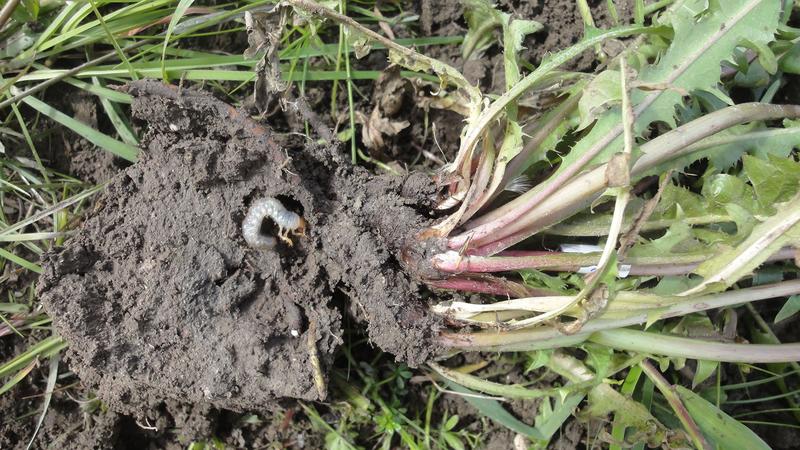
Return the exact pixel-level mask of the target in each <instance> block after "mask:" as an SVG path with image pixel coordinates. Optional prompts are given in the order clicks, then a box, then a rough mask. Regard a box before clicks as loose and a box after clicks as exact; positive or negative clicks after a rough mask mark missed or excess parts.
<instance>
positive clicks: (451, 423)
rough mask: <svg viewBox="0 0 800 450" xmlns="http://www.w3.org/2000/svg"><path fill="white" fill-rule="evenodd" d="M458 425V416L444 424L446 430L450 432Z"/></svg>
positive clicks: (451, 417) (452, 417)
mask: <svg viewBox="0 0 800 450" xmlns="http://www.w3.org/2000/svg"><path fill="white" fill-rule="evenodd" d="M456 425H458V415H455V416H450V418H449V419H447V422H445V423H444V429H445V430H447V431H450V430H452V429H453V428H455V427H456Z"/></svg>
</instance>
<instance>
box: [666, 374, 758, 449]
mask: <svg viewBox="0 0 800 450" xmlns="http://www.w3.org/2000/svg"><path fill="white" fill-rule="evenodd" d="M675 391H676V392H677V393H678V395H679V396H680V397H681V400H682V401H683V404H684V406H686V409H687V410H688V411H689V414H691V415H692V418H693V419H694V420H695V422H696V423H697V426H699V427H700V430H701V431H702V432H703V434H704V435H705V436H706V438H708V439H709V440H711V441H713V444H716V445H717V448H746V449H749V450H758V449H764V450H769V448H770V447H769V445H767V444H766V442H764V441H763V440H762V439H761V438H760V437H758V435H757V434H755V433H754V432H753V430H751V429H749V428H747V427H746V426H745V425H742V424H741V423H740V422H739V421H737V420H736V419H734V418H732V417H731V416H729V415H727V414H725V413H724V412H722V411H721V410H720V409H719V408H717V407H716V406H714V405H712V404H711V403H709V402H708V401H706V400H705V399H704V398H703V397H700V396H699V395H697V394H695V393H694V392H692V391H690V390H689V389H686V388H685V387H683V386H680V385H676V386H675Z"/></svg>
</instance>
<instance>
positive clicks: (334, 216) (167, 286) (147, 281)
mask: <svg viewBox="0 0 800 450" xmlns="http://www.w3.org/2000/svg"><path fill="white" fill-rule="evenodd" d="M127 90H128V92H129V93H131V94H132V95H133V96H134V98H135V100H134V103H133V106H132V108H133V113H134V116H135V117H136V118H137V119H138V120H141V121H145V122H147V124H148V125H149V127H148V131H147V133H146V135H145V136H144V138H143V141H142V142H143V143H142V152H141V155H140V161H139V162H138V163H137V164H135V165H134V166H131V167H129V168H128V169H126V170H125V171H124V172H122V173H120V174H119V175H118V176H116V177H115V178H114V180H113V181H112V183H111V184H110V185H109V187H108V189H107V190H106V192H105V193H104V195H103V196H102V198H100V199H99V202H98V205H99V206H98V208H97V210H96V211H95V213H94V214H93V215H92V216H91V217H90V218H89V219H88V220H87V221H86V223H85V224H84V227H83V228H82V230H81V231H80V233H79V234H78V235H77V236H75V237H73V238H72V239H70V240H69V241H68V242H67V244H66V246H65V247H63V248H59V249H55V250H53V251H50V252H48V253H46V254H45V255H44V256H43V265H44V268H45V270H44V273H43V275H42V277H41V280H40V283H39V291H40V292H39V294H40V298H41V299H42V303H43V304H44V306H45V308H46V309H47V311H48V313H49V314H50V316H51V317H53V321H54V325H55V327H56V328H57V330H58V332H59V333H60V334H61V335H62V336H64V337H65V338H66V339H67V340H68V341H69V343H70V350H69V352H68V358H69V360H70V363H71V367H72V368H73V369H74V370H76V372H77V373H78V374H79V375H80V377H81V379H82V380H83V381H84V382H85V383H88V384H89V385H90V386H94V387H95V388H96V389H97V391H98V394H99V395H100V396H101V398H102V399H103V400H104V401H105V402H106V403H107V404H108V405H109V406H110V407H111V408H112V409H115V410H118V411H135V410H136V409H137V408H139V407H142V406H144V405H152V404H154V403H155V402H160V401H162V400H164V399H166V398H172V399H177V400H180V401H188V402H198V403H210V404H213V405H215V406H218V407H222V408H228V409H235V410H242V409H259V408H262V407H264V405H265V404H269V402H272V401H273V400H275V399H278V398H284V397H292V398H300V399H308V400H317V399H321V398H324V389H321V387H320V386H319V385H318V383H317V384H315V370H316V369H315V366H317V364H316V363H315V364H312V357H311V355H312V354H313V353H317V354H318V356H319V364H318V367H319V369H320V370H321V372H322V374H323V375H324V373H325V370H326V368H327V367H329V365H330V364H331V361H332V359H333V354H334V351H335V349H336V347H337V346H338V345H340V344H341V343H342V341H341V337H340V336H341V334H342V333H341V320H342V314H343V311H344V310H345V309H344V308H339V307H337V306H336V305H334V303H335V302H333V299H334V297H336V298H341V295H342V294H344V295H345V296H346V297H347V301H349V302H350V304H351V307H350V309H351V310H356V311H360V312H361V313H360V314H359V315H360V316H361V317H363V318H365V319H367V321H368V325H367V328H368V332H369V336H370V338H371V340H372V341H373V342H374V343H375V344H376V345H378V346H379V347H381V348H382V349H383V350H385V351H388V352H391V353H394V354H395V355H396V356H397V357H398V359H401V360H404V361H405V362H407V363H409V364H411V365H417V364H420V363H422V362H423V361H424V360H425V359H426V358H427V357H428V356H429V354H430V353H431V352H434V351H436V350H437V349H436V348H434V347H432V346H431V345H430V341H431V337H432V336H434V335H435V334H436V332H437V327H438V325H437V322H436V321H435V320H434V319H433V318H432V317H431V316H429V315H428V314H427V309H426V307H425V305H423V304H422V303H420V302H419V301H417V300H415V299H417V298H418V295H417V294H418V293H417V290H418V287H417V284H416V283H415V282H414V281H412V280H411V279H410V277H409V276H408V275H406V274H405V273H403V271H402V270H401V268H400V265H399V263H398V261H397V258H395V256H394V255H395V254H397V253H398V252H399V249H400V248H401V247H402V246H403V244H404V242H405V240H406V239H407V238H408V236H410V235H412V234H414V233H415V232H416V231H418V230H419V229H421V228H422V227H424V226H425V225H426V224H427V221H426V219H425V218H424V217H423V216H421V215H420V214H419V213H418V212H417V211H416V210H415V209H414V208H413V207H412V206H413V205H414V204H415V203H416V202H417V200H416V199H413V198H407V197H404V196H403V195H402V193H403V190H404V189H403V187H404V186H406V189H405V190H406V195H408V187H407V183H404V180H403V179H401V178H395V177H373V176H371V175H370V174H368V173H367V172H366V171H365V170H362V169H360V168H357V167H352V166H349V165H348V164H347V163H346V162H343V161H341V160H340V158H339V157H338V156H337V154H338V153H337V152H336V151H335V150H334V149H331V148H316V147H312V146H309V147H308V148H306V149H305V150H303V151H298V152H291V153H290V151H289V149H282V148H280V146H279V145H277V144H276V142H275V140H274V136H273V135H272V133H271V131H270V130H269V129H268V128H265V127H263V126H261V125H259V124H257V123H255V122H254V121H252V120H250V119H249V118H248V117H246V116H244V115H243V113H242V112H240V111H238V110H236V109H234V108H232V107H230V106H228V105H226V104H224V103H222V102H220V101H218V100H216V99H214V98H213V97H212V96H210V95H208V94H206V93H203V92H197V91H192V90H183V91H179V90H178V89H177V88H175V87H173V86H167V85H163V84H161V83H159V82H156V81H141V82H135V83H133V84H131V85H129V86H128V88H127ZM416 182H417V183H419V181H416ZM266 196H270V197H275V198H278V199H279V200H281V201H282V202H283V204H284V206H286V207H287V208H288V209H290V210H292V211H294V212H296V213H298V214H301V215H302V216H303V217H304V218H305V219H306V221H307V222H308V229H307V231H306V236H305V237H293V241H294V245H293V246H289V245H287V244H285V243H283V242H280V243H279V244H278V246H277V247H276V249H275V250H273V251H270V250H257V249H252V248H250V247H248V246H247V244H246V243H245V241H244V239H243V238H242V235H241V223H242V219H243V218H244V216H245V214H246V213H247V210H248V208H249V206H250V205H251V204H252V202H253V201H254V200H255V199H258V198H262V197H266ZM275 228H276V227H274V224H271V223H269V220H265V224H264V225H263V226H262V232H265V233H271V234H273V235H274V234H277V230H276V229H275ZM312 322H313V325H315V326H310V324H312ZM312 331H315V332H316V334H315V335H314V336H312V339H309V336H308V333H310V332H312ZM310 343H313V347H314V348H311V345H310Z"/></svg>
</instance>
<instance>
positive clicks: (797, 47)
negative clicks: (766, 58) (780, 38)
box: [778, 42, 800, 75]
mask: <svg viewBox="0 0 800 450" xmlns="http://www.w3.org/2000/svg"><path fill="white" fill-rule="evenodd" d="M778 67H780V69H781V71H783V72H784V73H791V74H794V75H800V42H796V43H795V44H794V45H793V46H792V48H791V49H790V50H789V51H788V52H786V54H785V55H783V56H782V57H781V60H780V62H779V63H778Z"/></svg>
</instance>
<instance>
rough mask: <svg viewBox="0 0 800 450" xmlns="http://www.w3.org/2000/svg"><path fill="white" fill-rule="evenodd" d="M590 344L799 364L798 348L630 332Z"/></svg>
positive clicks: (596, 337) (601, 335) (606, 334)
mask: <svg viewBox="0 0 800 450" xmlns="http://www.w3.org/2000/svg"><path fill="white" fill-rule="evenodd" d="M589 340H591V341H592V342H595V343H597V344H602V345H605V346H608V347H613V348H616V349H619V350H627V351H633V352H640V353H647V354H652V355H663V356H672V357H677V358H689V359H702V360H706V361H720V362H738V363H751V364H753V363H780V362H791V361H800V344H779V345H772V344H728V343H722V342H711V341H702V340H698V339H694V338H687V337H678V336H668V335H664V334H661V333H650V332H647V331H639V330H629V329H619V330H607V331H598V332H596V333H593V334H592V335H591V336H590V337H589Z"/></svg>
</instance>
